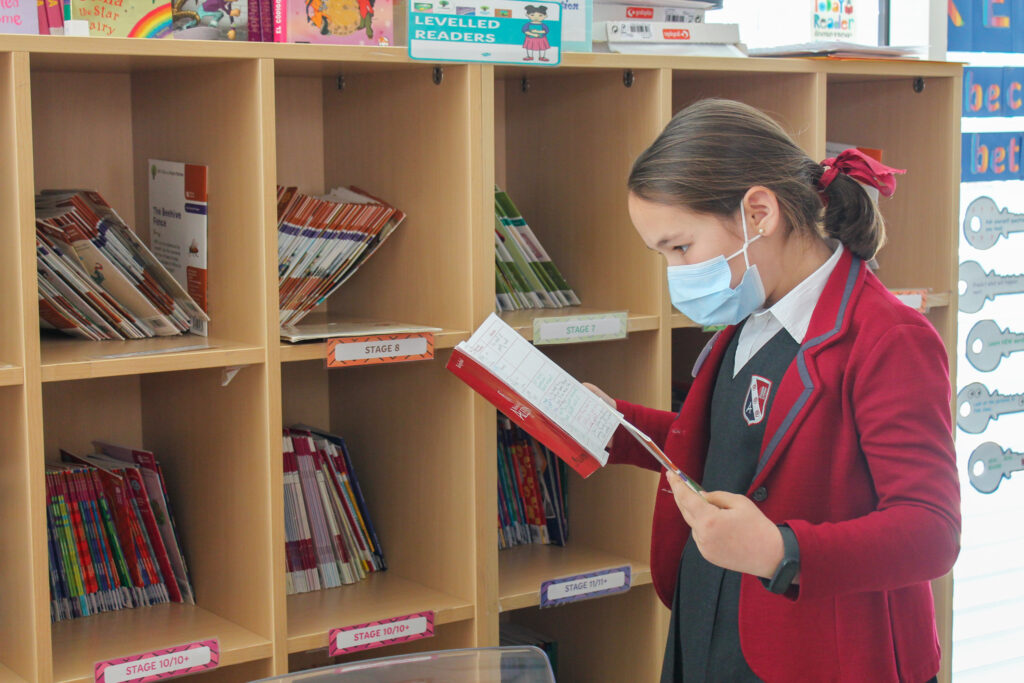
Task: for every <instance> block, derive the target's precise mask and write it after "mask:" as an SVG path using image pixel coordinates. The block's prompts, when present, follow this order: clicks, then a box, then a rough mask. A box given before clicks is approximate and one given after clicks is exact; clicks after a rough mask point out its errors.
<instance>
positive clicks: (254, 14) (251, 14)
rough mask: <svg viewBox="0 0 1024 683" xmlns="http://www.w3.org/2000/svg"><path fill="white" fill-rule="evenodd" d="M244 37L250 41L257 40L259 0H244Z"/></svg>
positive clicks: (259, 37) (258, 33) (254, 41)
mask: <svg viewBox="0 0 1024 683" xmlns="http://www.w3.org/2000/svg"><path fill="white" fill-rule="evenodd" d="M245 9H246V12H247V13H248V14H246V17H245V30H246V36H245V39H246V40H247V41H249V42H251V43H256V42H259V41H260V39H261V35H260V31H261V28H260V0H246V7H245Z"/></svg>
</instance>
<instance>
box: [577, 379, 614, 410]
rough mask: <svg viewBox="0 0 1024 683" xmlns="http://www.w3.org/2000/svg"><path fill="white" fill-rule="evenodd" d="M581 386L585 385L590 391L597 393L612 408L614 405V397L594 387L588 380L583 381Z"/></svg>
mask: <svg viewBox="0 0 1024 683" xmlns="http://www.w3.org/2000/svg"><path fill="white" fill-rule="evenodd" d="M583 386H585V387H586V388H587V389H590V390H591V391H592V392H594V393H595V394H597V395H598V396H599V397H600V398H601V400H602V401H604V402H605V403H607V404H608V405H610V406H611V407H612V408H614V407H615V399H613V398H612V397H611V396H609V395H608V394H606V393H604V392H603V391H601V390H600V389H598V388H597V387H595V386H594V385H593V384H591V383H590V382H583Z"/></svg>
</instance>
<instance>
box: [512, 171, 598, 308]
mask: <svg viewBox="0 0 1024 683" xmlns="http://www.w3.org/2000/svg"><path fill="white" fill-rule="evenodd" d="M494 209H495V215H494V264H495V272H494V278H495V287H496V301H495V305H496V307H497V310H499V311H518V310H522V309H527V308H561V307H563V306H579V305H580V299H579V297H578V296H576V293H575V292H574V291H573V290H572V288H571V287H570V286H569V283H568V282H566V281H565V278H564V277H562V273H561V271H559V270H558V267H557V266H555V264H554V262H553V261H552V260H551V257H550V256H549V255H548V253H547V251H545V250H544V246H543V245H542V244H541V243H540V240H539V239H537V236H536V235H535V234H534V232H533V230H531V229H530V226H529V225H528V224H527V222H526V219H525V218H523V216H522V214H521V213H519V209H517V208H516V205H515V204H514V203H513V202H512V198H511V197H509V196H508V193H506V192H503V191H502V190H500V189H498V188H495V192H494Z"/></svg>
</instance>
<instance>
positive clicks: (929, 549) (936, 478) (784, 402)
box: [609, 250, 960, 683]
mask: <svg viewBox="0 0 1024 683" xmlns="http://www.w3.org/2000/svg"><path fill="white" fill-rule="evenodd" d="M735 332H736V329H735V327H729V328H727V329H725V330H723V331H722V332H720V333H719V334H718V335H717V336H716V338H714V339H712V341H711V342H710V343H709V348H708V349H705V354H702V358H701V360H698V361H697V365H696V366H695V368H694V373H693V374H694V382H693V386H692V387H691V389H690V392H689V394H688V395H687V397H686V401H685V402H684V403H683V407H682V410H680V412H679V414H678V415H675V414H674V413H670V412H665V411H661V410H652V409H650V408H645V407H643V406H638V405H634V404H630V403H627V402H625V401H619V402H618V403H617V407H618V409H619V411H621V412H622V413H623V414H624V415H625V417H626V419H627V420H629V421H630V422H632V423H633V424H634V425H636V426H637V427H639V428H640V429H641V430H643V431H644V432H646V433H647V434H648V435H649V436H650V437H651V438H652V439H654V440H655V441H656V442H657V443H658V444H659V445H662V447H663V448H664V450H665V453H666V454H667V455H668V457H669V458H670V459H671V460H672V462H674V463H675V464H676V465H677V466H678V467H679V468H681V469H682V470H683V471H684V472H687V473H688V474H690V475H691V476H693V477H694V478H696V479H697V481H700V480H701V479H702V477H703V472H704V460H705V458H706V457H707V448H708V436H709V417H710V404H711V393H712V390H713V388H714V384H715V379H716V376H717V374H718V368H719V365H720V364H721V361H722V356H723V355H724V352H725V349H726V347H727V346H728V345H729V340H730V339H731V338H732V335H733V334H735ZM774 391H775V392H776V395H775V401H774V403H773V404H772V409H771V412H770V414H769V415H768V417H767V420H768V422H767V425H766V429H765V435H764V441H763V443H762V445H761V455H760V459H759V461H758V469H757V473H756V475H755V476H754V480H753V482H752V483H751V484H750V488H749V490H748V491H747V495H748V496H751V497H752V499H754V500H755V501H758V502H757V505H758V506H759V508H760V509H761V511H762V512H764V514H765V515H766V516H767V517H768V518H769V519H771V520H772V521H773V522H775V523H777V524H781V523H786V524H788V525H789V526H790V527H791V528H792V529H793V532H794V533H795V535H796V538H797V541H798V542H799V544H800V583H799V585H798V586H795V587H794V588H793V589H792V590H791V591H790V592H789V593H787V594H786V595H775V594H773V593H770V592H769V591H768V590H767V589H765V588H764V586H763V585H761V582H760V581H759V580H758V579H757V577H754V576H750V575H746V574H745V575H743V577H742V579H741V585H740V604H739V632H740V645H741V647H742V650H743V654H744V657H745V658H746V660H747V663H748V664H749V666H750V668H751V669H752V670H753V671H754V673H756V674H757V675H758V676H759V677H760V678H762V679H763V680H765V681H767V682H769V683H773V682H775V681H814V682H815V683H820V682H823V681H840V682H847V681H849V682H850V683H854V682H855V683H864V682H865V681H871V682H872V683H879V682H882V681H901V682H906V683H924V681H926V680H928V679H929V678H931V677H932V676H933V675H935V674H936V672H937V671H938V669H939V642H938V636H937V632H936V627H935V613H934V606H933V602H932V591H931V585H930V584H929V581H930V580H931V579H934V578H937V577H939V576H942V575H943V574H945V573H946V572H948V571H949V569H950V568H951V567H952V566H953V562H954V561H955V560H956V557H957V554H958V553H959V549H960V544H959V537H960V484H959V479H958V477H957V470H956V461H955V453H954V449H953V437H952V420H951V417H952V415H951V410H950V398H951V394H950V392H951V389H950V383H949V368H948V360H947V357H946V349H945V347H944V346H943V343H942V340H941V339H940V338H939V336H938V334H937V333H936V332H935V329H934V328H933V327H932V326H931V324H930V323H929V322H928V321H927V319H926V318H925V317H924V316H923V315H921V314H920V313H918V312H917V311H915V310H913V309H911V308H910V307H908V306H905V305H904V304H903V303H901V302H900V301H898V300H897V299H896V298H895V297H894V296H893V295H892V294H890V293H889V291H888V290H886V288H885V287H884V286H883V285H882V284H881V282H879V280H878V278H877V277H875V275H874V274H873V273H871V272H870V271H869V270H868V268H867V267H866V266H865V264H864V262H863V261H862V260H861V259H859V258H856V257H854V256H853V255H852V254H851V253H850V252H849V251H848V250H844V253H843V255H842V257H841V258H840V260H839V263H838V264H837V265H836V267H835V269H834V270H833V272H832V274H831V275H830V277H829V280H828V283H827V285H826V286H825V289H824V291H823V292H822V295H821V298H820V299H819V301H818V304H817V306H816V307H815V309H814V313H813V315H812V317H811V323H810V327H809V328H808V331H807V336H806V338H805V340H804V342H803V344H802V345H801V347H800V350H799V352H798V353H797V356H796V359H795V360H794V362H793V363H792V365H791V366H790V367H789V368H788V370H787V371H786V373H785V375H784V376H783V378H782V380H781V381H780V382H779V384H778V386H777V387H775V388H774ZM609 462H612V463H625V464H632V465H637V466H639V467H644V468H646V469H650V470H655V471H658V470H660V468H659V467H658V465H657V463H656V462H655V461H654V460H653V458H651V457H650V455H648V454H647V452H646V451H645V450H643V448H641V447H640V446H639V445H638V444H637V442H636V441H635V440H634V439H633V438H632V437H631V436H629V435H628V434H627V433H626V432H625V430H623V429H621V428H620V429H619V430H618V432H616V434H615V437H614V438H613V442H612V448H611V452H610V458H609ZM665 489H668V486H667V483H666V481H665V475H664V472H662V478H661V480H660V481H659V482H658V489H657V494H656V495H657V499H656V501H655V509H654V521H653V531H652V537H651V573H652V575H653V581H654V588H655V590H656V591H657V593H658V596H659V597H660V598H661V600H662V602H664V603H665V604H666V605H671V601H672V597H673V592H674V591H675V583H676V578H677V575H678V569H679V560H680V557H681V555H682V550H683V546H684V545H685V543H686V541H687V539H688V537H689V535H690V529H689V527H688V526H687V525H686V523H685V522H684V521H683V518H682V515H681V514H680V513H679V509H678V508H677V507H676V504H675V501H674V499H673V497H672V495H671V493H667V492H665ZM759 489H760V491H758V490H759ZM754 491H758V494H757V495H752V494H753V493H754Z"/></svg>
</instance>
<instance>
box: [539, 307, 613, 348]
mask: <svg viewBox="0 0 1024 683" xmlns="http://www.w3.org/2000/svg"><path fill="white" fill-rule="evenodd" d="M628 326H629V314H628V313H627V312H626V311H616V312H613V313H592V314H587V315H567V316H562V317H558V318H534V319H533V343H534V344H538V345H539V344H573V343H576V342H590V341H604V340H606V339H625V338H626V329H627V327H628Z"/></svg>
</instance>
